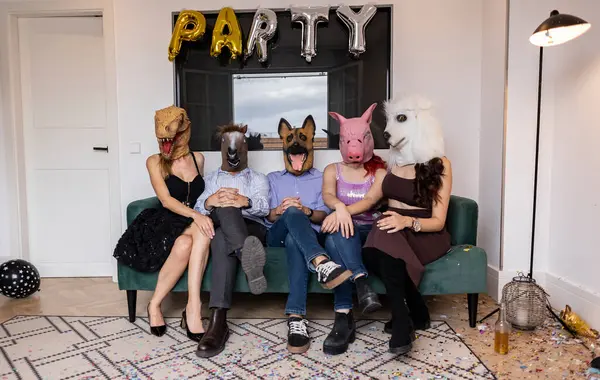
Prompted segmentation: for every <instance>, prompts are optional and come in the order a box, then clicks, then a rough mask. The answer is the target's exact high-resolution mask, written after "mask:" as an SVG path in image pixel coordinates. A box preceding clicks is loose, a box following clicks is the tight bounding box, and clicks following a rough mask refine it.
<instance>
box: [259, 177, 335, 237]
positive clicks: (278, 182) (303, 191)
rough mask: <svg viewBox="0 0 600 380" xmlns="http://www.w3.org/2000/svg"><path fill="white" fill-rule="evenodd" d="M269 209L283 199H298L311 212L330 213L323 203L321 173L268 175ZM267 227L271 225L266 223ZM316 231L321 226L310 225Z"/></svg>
mask: <svg viewBox="0 0 600 380" xmlns="http://www.w3.org/2000/svg"><path fill="white" fill-rule="evenodd" d="M267 178H268V179H269V207H270V208H271V209H274V208H276V207H277V206H279V205H280V204H281V202H282V201H283V199H284V198H287V197H300V202H302V205H304V206H306V207H310V208H311V209H313V210H319V211H325V212H327V213H329V212H330V210H329V208H327V206H325V203H324V202H323V195H322V188H323V173H322V172H321V171H319V170H317V169H315V168H312V169H310V170H308V171H306V172H304V173H303V174H302V175H300V176H296V175H294V174H291V173H289V172H288V171H287V170H282V171H279V172H272V173H269V175H268V176H267ZM265 224H266V225H267V227H270V226H271V225H272V223H269V222H268V221H266V223H265ZM312 227H313V228H314V229H315V230H316V231H320V229H321V226H319V225H318V224H314V223H313V224H312Z"/></svg>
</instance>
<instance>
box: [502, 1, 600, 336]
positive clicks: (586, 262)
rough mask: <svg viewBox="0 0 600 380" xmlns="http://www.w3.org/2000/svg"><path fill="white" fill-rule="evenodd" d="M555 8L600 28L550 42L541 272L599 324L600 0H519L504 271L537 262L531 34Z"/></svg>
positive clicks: (556, 296) (512, 57)
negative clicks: (533, 226) (561, 42)
mask: <svg viewBox="0 0 600 380" xmlns="http://www.w3.org/2000/svg"><path fill="white" fill-rule="evenodd" d="M552 9H558V10H559V11H561V12H563V13H570V14H573V15H576V16H579V17H582V18H584V19H585V20H587V21H588V22H590V23H591V24H592V28H591V29H590V31H589V32H588V33H586V34H584V35H583V36H581V37H580V38H578V39H576V40H573V41H570V42H569V43H566V44H564V45H559V46H555V47H551V48H546V49H544V82H543V83H544V86H543V92H542V105H543V107H542V115H543V116H542V126H541V129H542V132H541V149H540V177H539V180H540V182H539V190H538V191H539V193H538V200H539V203H538V213H537V227H536V236H535V242H536V250H535V262H534V277H535V278H536V279H537V280H538V282H540V283H541V284H542V285H544V286H545V287H546V290H547V291H548V292H549V293H550V296H551V297H550V301H551V302H552V304H553V306H554V307H559V308H563V307H564V305H565V304H567V303H568V304H570V305H571V306H572V307H573V309H574V310H575V311H576V312H577V313H580V314H581V315H582V316H583V317H584V319H587V320H588V322H590V323H592V324H593V325H595V326H596V327H598V326H599V325H600V282H598V279H597V278H598V275H597V268H598V266H599V265H600V256H599V255H598V248H597V247H598V238H597V236H598V232H599V227H600V222H599V220H600V208H599V206H598V200H597V198H598V197H597V195H596V194H595V193H596V191H597V189H598V188H600V175H599V174H598V167H599V166H600V154H599V153H598V152H600V150H599V149H598V145H599V143H600V125H599V123H598V120H599V118H600V109H599V108H598V104H599V102H600V45H599V44H598V41H599V39H600V29H599V27H598V26H599V25H600V2H597V1H595V0H569V1H566V0H552V1H545V2H544V3H543V4H542V3H540V2H521V1H512V2H511V5H510V27H509V30H510V36H509V72H508V94H509V97H508V109H507V113H508V119H507V126H506V128H507V131H506V171H505V182H506V188H505V219H504V238H503V240H504V268H503V269H504V271H503V272H504V273H505V276H504V277H506V278H507V279H509V277H510V276H512V275H514V274H515V271H517V270H522V271H523V272H527V271H528V268H529V251H530V245H529V244H530V237H531V215H532V214H531V210H532V200H531V197H532V190H533V169H534V167H533V157H534V156H533V155H534V150H535V139H534V138H535V137H534V136H535V135H534V134H535V115H536V102H537V98H536V96H537V73H538V70H537V66H538V48H536V47H535V46H533V45H531V44H530V43H529V42H528V37H529V35H530V34H531V33H532V32H533V30H534V29H535V28H536V27H537V25H539V24H540V23H541V22H542V21H543V20H544V19H545V18H547V17H548V16H549V13H550V11H551V10H552ZM501 284H502V282H501Z"/></svg>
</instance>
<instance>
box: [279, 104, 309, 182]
mask: <svg viewBox="0 0 600 380" xmlns="http://www.w3.org/2000/svg"><path fill="white" fill-rule="evenodd" d="M278 132H279V137H280V138H281V139H282V140H283V161H284V162H285V169H286V170H287V171H288V172H290V173H292V174H294V175H301V174H302V173H304V172H306V171H308V170H310V169H311V168H312V167H313V160H314V151H313V143H314V140H315V121H314V119H313V117H312V115H308V116H307V117H306V119H304V122H303V123H302V128H292V126H291V125H290V123H288V121H287V120H285V119H284V118H282V119H281V120H279V130H278Z"/></svg>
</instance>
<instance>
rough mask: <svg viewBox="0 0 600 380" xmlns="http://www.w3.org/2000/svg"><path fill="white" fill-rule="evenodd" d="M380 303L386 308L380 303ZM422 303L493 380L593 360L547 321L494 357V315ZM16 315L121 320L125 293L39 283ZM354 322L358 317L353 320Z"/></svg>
mask: <svg viewBox="0 0 600 380" xmlns="http://www.w3.org/2000/svg"><path fill="white" fill-rule="evenodd" d="M208 296H209V295H208V294H202V301H203V303H204V304H203V316H204V317H208V316H209V311H208V310H207V307H206V305H207V304H208ZM186 297H187V293H173V294H172V295H170V296H169V297H168V298H167V299H166V300H165V302H164V304H163V313H164V314H165V316H170V317H178V316H180V315H181V311H182V310H183V307H184V306H185V303H186ZM149 299H150V292H138V302H137V315H138V316H145V313H146V311H145V309H146V305H147V303H148V300H149ZM285 301H286V295H284V294H263V295H260V296H253V295H251V294H235V295H234V301H233V303H234V306H233V308H232V310H231V311H230V312H229V314H228V315H229V316H230V317H233V318H235V317H245V318H253V317H256V318H284V317H285V316H284V314H283V310H284V306H285ZM382 301H383V303H384V305H386V304H387V300H386V299H385V298H383V299H382ZM427 302H428V305H429V309H430V312H431V318H432V319H433V320H442V321H446V322H448V324H449V325H450V326H451V327H452V328H453V329H454V330H455V331H456V332H457V333H458V334H460V336H461V337H462V339H463V340H464V341H465V343H466V344H467V345H468V346H469V347H470V348H471V349H472V350H473V352H474V353H475V354H476V355H477V356H479V357H480V358H481V359H482V360H483V362H484V363H485V364H486V365H487V366H488V367H489V368H490V369H491V370H492V371H494V372H495V373H496V374H497V376H498V378H499V379H538V378H539V379H577V378H584V377H585V375H584V372H585V371H586V370H587V367H588V363H589V361H590V360H591V359H592V358H593V356H592V354H591V352H590V350H589V349H588V348H586V347H585V346H584V345H582V344H581V343H578V342H577V341H575V340H573V339H572V338H570V337H569V336H568V334H567V333H566V332H564V330H560V329H559V328H556V327H555V324H554V323H552V321H549V322H548V324H547V325H546V326H544V327H542V328H539V329H537V330H535V331H533V332H519V331H513V333H512V334H511V337H510V339H511V340H510V343H511V351H510V352H509V354H508V355H505V356H501V355H497V354H495V353H494V350H493V342H494V333H493V324H494V323H495V321H496V318H497V315H496V316H494V317H491V318H490V319H489V320H486V321H485V323H482V324H478V327H477V328H474V329H472V328H470V327H469V326H468V313H467V299H466V296H465V295H461V296H435V297H428V298H427ZM332 305H333V297H332V296H331V295H329V294H311V295H309V300H308V318H309V319H310V318H332V317H333V310H332ZM495 307H496V304H495V302H494V301H493V300H492V299H491V298H489V297H487V296H480V302H479V317H480V318H481V317H482V316H484V315H486V314H487V313H488V312H490V311H491V310H493V309H494V308H495ZM16 315H62V316H121V315H122V316H126V315H127V300H126V296H125V292H124V291H119V290H118V288H117V285H116V284H115V283H113V282H112V280H111V279H110V278H62V279H43V280H42V286H41V291H40V292H39V293H37V294H35V295H33V296H31V297H29V298H27V299H21V300H16V299H9V298H6V297H4V296H0V322H4V321H6V320H8V319H10V318H12V317H14V316H16ZM356 318H363V317H362V316H361V315H360V314H358V315H356ZM369 318H370V319H382V320H387V319H388V318H389V308H388V307H387V306H386V307H384V309H383V310H381V311H379V312H377V313H375V314H374V315H372V316H369ZM588 346H589V343H588ZM441 355H442V356H443V354H441ZM440 359H444V360H453V358H442V357H440Z"/></svg>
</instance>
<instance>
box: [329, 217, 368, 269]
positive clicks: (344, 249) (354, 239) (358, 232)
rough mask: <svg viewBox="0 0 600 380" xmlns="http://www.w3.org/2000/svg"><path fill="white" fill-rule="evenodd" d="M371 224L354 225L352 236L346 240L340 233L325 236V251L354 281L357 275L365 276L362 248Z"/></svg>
mask: <svg viewBox="0 0 600 380" xmlns="http://www.w3.org/2000/svg"><path fill="white" fill-rule="evenodd" d="M371 227H372V225H371V224H356V223H355V224H354V235H352V236H351V237H349V238H348V239H346V238H345V237H343V236H342V233H341V232H339V231H338V232H335V233H333V234H330V235H327V238H326V239H325V250H326V251H327V254H328V255H329V257H330V258H331V260H333V261H335V262H336V263H338V264H340V265H342V266H344V267H345V268H346V269H348V270H349V271H350V272H352V279H353V280H354V279H355V278H356V277H357V276H358V275H364V276H365V277H366V276H367V268H365V265H364V264H363V261H362V247H363V245H364V244H365V241H366V240H367V236H368V235H369V232H371Z"/></svg>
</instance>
